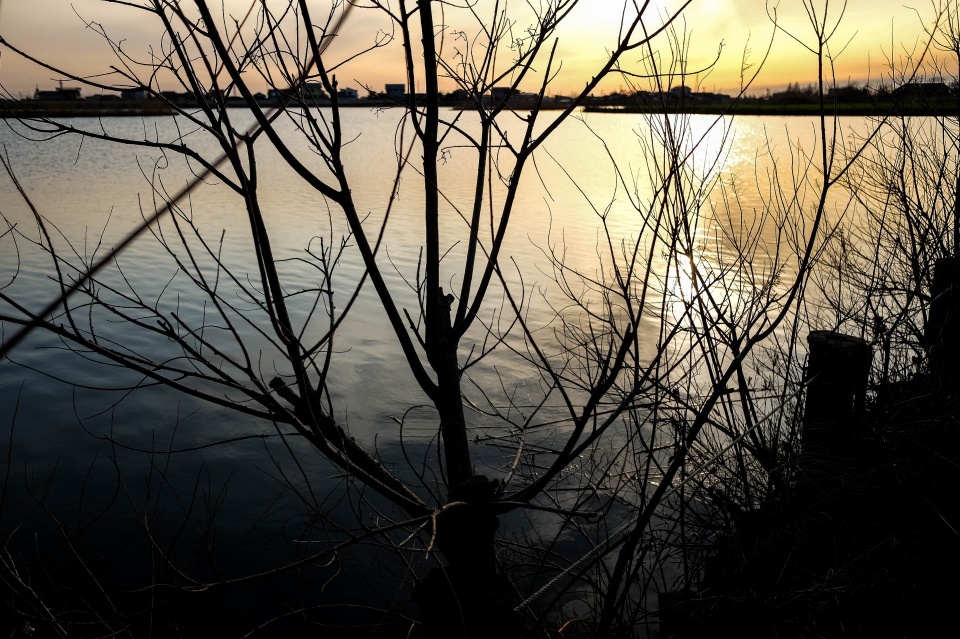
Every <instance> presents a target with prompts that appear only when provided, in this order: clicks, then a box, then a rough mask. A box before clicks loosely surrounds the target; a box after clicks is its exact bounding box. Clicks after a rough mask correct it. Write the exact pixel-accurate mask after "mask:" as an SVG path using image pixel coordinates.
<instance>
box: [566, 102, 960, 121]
mask: <svg viewBox="0 0 960 639" xmlns="http://www.w3.org/2000/svg"><path fill="white" fill-rule="evenodd" d="M583 110H584V111H587V112H589V113H645V114H651V115H653V114H663V113H668V114H687V115H760V116H763V115H768V116H815V115H820V112H821V110H820V105H819V104H815V103H813V104H811V103H773V102H767V101H753V100H751V101H743V102H732V103H726V104H686V105H680V104H678V105H671V104H667V105H656V106H647V105H618V106H602V105H590V106H585V107H583ZM823 113H824V114H825V115H839V116H861V117H870V116H875V117H879V116H887V115H892V116H933V117H944V116H954V117H958V116H960V106H958V105H957V103H956V102H955V103H954V104H952V105H951V104H944V103H937V104H919V103H906V104H904V103H896V102H892V101H886V102H880V101H878V102H861V103H849V102H838V103H831V102H829V101H828V102H825V103H824V106H823Z"/></svg>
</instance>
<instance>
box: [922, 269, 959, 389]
mask: <svg viewBox="0 0 960 639" xmlns="http://www.w3.org/2000/svg"><path fill="white" fill-rule="evenodd" d="M930 297H931V300H930V315H929V316H928V318H927V325H926V327H925V334H924V337H925V341H926V344H925V346H926V349H927V356H928V357H929V362H930V373H931V374H932V375H933V376H934V377H935V378H936V379H938V380H939V381H940V382H941V383H942V384H943V385H945V386H946V385H948V384H952V383H953V382H955V381H956V380H957V379H958V377H960V375H958V371H957V367H958V365H960V334H958V330H960V260H958V259H957V258H955V257H946V258H943V259H941V260H938V261H937V263H936V264H935V265H934V268H933V288H932V289H931V291H930Z"/></svg>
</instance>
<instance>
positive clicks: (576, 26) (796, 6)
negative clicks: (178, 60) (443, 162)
mask: <svg viewBox="0 0 960 639" xmlns="http://www.w3.org/2000/svg"><path fill="white" fill-rule="evenodd" d="M248 1H249V0H227V13H228V14H232V15H237V16H239V15H242V13H243V9H242V7H244V6H246V5H245V4H244V2H248ZM412 1H413V0H408V2H412ZM455 1H456V2H461V3H464V2H467V0H455ZM472 1H475V2H476V5H477V10H478V12H480V13H481V15H482V19H483V20H484V21H485V24H490V23H492V18H490V16H492V14H491V13H490V11H489V7H490V6H491V5H492V2H493V0H472ZM537 1H538V0H534V4H536V2H537ZM540 1H541V3H542V0H540ZM937 1H938V0H933V1H931V0H918V2H917V3H916V4H914V5H910V2H911V0H850V1H849V2H848V3H847V4H846V9H845V13H844V15H843V17H842V20H841V21H840V24H839V27H838V28H837V30H836V33H835V34H834V36H833V39H832V40H831V54H832V55H833V56H834V58H833V68H834V73H835V76H836V78H837V81H838V82H840V83H841V84H846V83H847V81H849V80H852V81H855V82H861V83H862V82H864V81H865V80H867V79H871V80H873V81H874V82H875V81H876V80H878V79H879V78H881V77H882V76H884V75H885V74H888V73H889V56H890V53H891V50H893V51H894V53H895V55H896V57H897V58H898V59H900V58H902V56H903V53H904V51H909V50H915V49H916V48H917V47H918V46H920V45H918V43H919V42H921V41H922V39H923V30H922V28H921V24H922V20H921V18H922V19H924V20H929V19H930V17H931V16H932V15H934V11H933V9H934V5H935V2H937ZM266 2H267V6H270V7H271V8H274V9H280V8H282V7H283V6H284V5H285V0H278V1H274V0H266ZM186 4H187V5H189V4H191V3H189V2H188V3H186ZM526 4H527V3H526V2H523V1H521V0H513V1H512V3H511V4H508V8H509V10H510V11H513V12H514V13H512V15H513V16H514V17H515V19H516V23H515V24H516V29H517V33H522V30H523V27H524V26H526V24H528V23H529V14H528V13H526V11H527V10H526V9H525V5H526ZM623 4H624V3H623V0H582V2H581V3H580V5H579V6H578V7H577V9H576V10H575V11H574V13H573V14H572V15H571V16H570V18H569V19H568V22H567V23H566V24H565V26H564V27H563V28H562V29H561V30H560V32H559V34H558V35H559V43H558V49H557V51H558V57H559V58H561V59H562V60H563V67H562V69H561V71H560V73H559V75H558V76H557V77H556V79H555V80H554V82H553V83H552V85H551V87H552V90H551V91H549V93H570V92H572V91H575V90H577V89H579V88H580V87H582V86H583V85H584V83H585V82H586V81H587V80H588V79H589V78H590V77H592V76H593V74H594V72H595V70H596V69H597V68H598V67H599V65H600V64H601V62H602V60H603V57H604V55H605V53H606V51H607V50H609V49H610V48H612V47H613V46H615V44H616V41H617V40H616V38H617V35H618V32H619V28H620V18H621V13H622V9H623ZM679 4H682V3H681V2H678V1H676V0H652V1H651V2H649V7H648V8H647V13H646V14H645V15H646V16H647V20H646V23H647V25H648V27H649V28H654V27H656V26H657V25H658V24H659V23H660V22H661V21H662V19H661V16H662V15H664V14H665V13H666V12H669V11H670V9H671V8H673V7H676V6H678V5H679ZM905 4H906V5H908V6H904V5H905ZM329 5H330V2H329V0H323V1H315V2H311V4H310V6H311V7H315V9H314V20H315V22H316V21H319V19H320V17H322V16H323V15H324V14H325V12H326V10H327V8H328V7H329ZM392 5H393V6H396V5H397V0H392ZM502 5H503V1H502V0H501V6H502ZM628 5H629V6H634V3H633V2H632V1H631V2H629V3H628ZM812 5H813V6H815V7H816V10H817V11H818V12H819V13H821V14H822V12H823V11H824V9H825V8H826V9H828V11H829V13H828V17H830V18H831V19H830V20H829V22H831V23H835V22H836V20H834V19H832V17H833V16H836V18H840V10H841V8H842V6H843V5H842V4H841V3H838V2H825V1H824V0H814V1H813V2H812ZM218 6H219V5H218ZM803 7H804V3H803V2H801V1H800V0H780V2H778V3H777V2H768V1H766V0H693V1H692V3H691V5H690V6H689V7H688V8H687V10H686V11H685V12H684V14H683V18H682V20H680V21H678V22H677V23H676V26H677V33H678V35H679V36H680V37H682V38H685V39H686V49H687V58H688V62H687V68H688V70H691V71H692V70H696V69H698V68H700V67H707V66H709V65H711V64H713V68H712V70H711V71H709V72H708V73H706V72H705V73H700V74H691V75H690V76H689V77H687V78H686V79H685V80H682V82H683V83H685V84H687V85H689V86H699V88H700V89H701V90H704V91H722V92H733V91H735V90H736V89H737V87H738V86H739V85H740V82H741V67H742V64H743V61H744V59H745V60H746V62H747V64H748V65H750V68H749V72H750V73H752V72H754V71H756V70H757V68H758V67H759V64H760V62H761V61H762V59H763V57H764V55H765V53H766V51H767V49H768V47H771V49H770V55H769V57H768V59H767V61H766V63H765V64H764V66H763V68H762V70H761V71H760V74H759V76H758V78H757V79H756V81H755V82H754V84H753V85H752V89H751V93H759V92H762V91H763V90H765V89H767V88H771V89H772V90H778V89H781V88H783V87H784V86H785V85H786V84H787V83H789V82H799V83H801V84H807V83H809V82H812V81H814V80H815V79H816V73H817V58H816V57H815V56H814V55H812V54H811V53H809V52H807V51H805V50H804V48H803V46H801V45H800V44H799V43H797V42H796V41H795V40H794V39H793V37H791V35H790V34H792V35H793V36H795V37H796V38H797V39H799V40H801V41H803V42H806V43H808V44H812V43H814V42H815V39H814V36H813V32H812V30H811V27H810V23H809V19H808V18H807V14H806V12H805V11H804V8H803ZM631 10H632V11H634V12H635V11H636V10H635V9H631ZM774 14H775V15H776V16H777V20H778V23H779V24H780V26H781V27H782V28H783V29H784V30H782V31H777V32H775V31H776V30H775V29H774V25H773V20H772V16H773V15H774ZM318 16H319V17H318ZM444 20H445V21H446V23H448V24H449V30H448V33H452V31H453V30H455V29H456V28H460V29H463V31H465V32H467V33H472V32H475V31H476V29H477V26H476V23H473V24H471V23H470V21H469V20H468V21H466V22H463V21H462V18H457V17H456V16H455V15H454V14H453V13H451V12H449V11H448V13H447V14H446V15H444ZM458 20H460V21H458ZM438 21H439V18H438ZM98 24H99V25H102V26H103V28H104V29H105V30H106V31H107V33H108V34H110V35H111V36H112V37H113V38H114V39H115V40H116V41H119V42H122V45H121V46H122V49H123V50H124V51H125V52H129V54H130V56H131V58H132V59H133V60H135V61H148V60H149V54H150V51H151V47H158V46H161V44H162V40H161V38H160V29H159V28H158V25H157V22H156V20H155V19H154V20H151V19H150V16H149V15H148V14H146V13H144V12H142V11H138V10H135V9H131V8H129V7H122V6H117V5H112V4H108V3H104V2H101V1H99V0H0V35H2V36H3V38H5V39H6V40H8V41H10V42H11V43H13V44H14V45H16V46H19V47H22V48H24V49H26V50H28V51H29V52H31V53H32V54H34V55H36V56H37V57H40V58H43V59H46V60H49V61H50V62H51V63H53V64H55V65H61V66H62V67H63V68H65V69H67V70H70V71H71V72H73V73H75V74H78V75H84V74H95V73H102V72H104V71H107V70H109V67H110V66H111V65H114V64H116V63H117V60H116V57H115V56H114V54H113V53H112V52H111V50H110V47H109V46H107V44H106V43H105V42H104V39H103V37H102V36H100V35H98V34H97V32H96V31H97V26H96V25H98ZM389 28H390V26H389V22H388V21H385V20H384V19H382V17H379V16H377V15H376V13H375V12H374V11H371V10H355V11H354V12H353V13H352V14H351V16H350V19H349V21H348V22H347V23H346V25H345V27H344V29H343V31H342V33H341V37H340V38H339V39H338V41H337V43H336V45H335V46H334V47H331V51H330V52H331V54H336V55H339V56H341V57H348V56H349V55H350V54H351V53H353V52H356V51H359V50H361V49H362V48H363V47H364V46H366V45H369V44H371V43H373V42H374V40H375V38H376V37H377V33H378V30H388V29H389ZM788 32H789V33H788ZM771 42H772V44H771ZM457 45H458V43H457V41H455V40H454V39H453V38H452V37H449V38H448V39H447V40H446V47H447V51H449V52H452V51H453V50H454V47H455V46H457ZM721 45H722V46H721ZM398 51H399V50H398V49H397V48H396V47H386V48H383V49H381V50H378V51H375V52H373V53H372V54H370V55H368V56H364V57H361V58H359V59H357V60H355V61H353V62H351V63H350V64H348V65H347V66H345V67H343V68H341V69H340V70H339V73H338V78H339V82H340V85H341V86H353V87H356V88H360V86H361V85H367V86H370V87H372V88H375V89H381V88H382V86H383V84H385V83H388V82H403V80H404V77H403V67H402V64H401V62H402V59H401V56H400V55H399V52H398ZM718 51H719V52H720V53H719V58H717V54H718ZM649 53H650V52H648V51H646V50H643V49H638V50H634V51H632V52H630V53H628V54H627V55H626V56H625V57H624V58H623V60H624V65H625V67H626V68H628V69H630V70H635V71H642V70H643V68H644V65H643V63H642V59H643V58H644V57H646V56H647V55H648V54H649ZM745 53H746V56H745ZM652 54H653V55H654V56H656V57H657V59H658V60H659V61H660V62H659V64H660V67H661V69H664V68H667V67H668V66H669V63H668V60H669V59H670V51H669V47H668V46H667V42H666V40H661V41H660V42H659V45H658V46H657V47H656V49H655V50H654V51H653V52H652ZM509 55H510V51H509V50H504V51H503V52H502V53H501V59H502V60H504V62H506V61H507V60H508V59H509ZM0 56H2V57H0V84H2V85H3V86H4V87H5V88H6V89H7V90H8V91H10V92H12V93H14V94H17V93H32V91H33V89H34V88H35V87H37V86H39V87H41V88H50V87H52V86H54V85H55V82H54V80H55V79H56V78H58V76H57V75H56V74H55V73H53V72H51V71H48V70H45V69H39V68H37V67H36V66H35V65H32V64H29V63H26V62H25V61H23V60H21V59H19V58H18V57H17V56H15V55H14V54H12V52H10V51H9V50H2V52H0ZM714 62H715V63H714ZM543 66H544V65H543V64H541V65H539V67H538V70H539V71H540V72H541V73H542V71H543ZM541 78H542V75H536V74H535V75H534V76H532V81H539V80H540V79H541ZM669 83H670V84H674V85H675V84H679V83H681V80H676V79H675V80H673V81H671V82H669ZM68 84H70V83H68ZM74 84H75V83H74ZM252 84H253V85H254V87H255V88H256V89H258V90H265V89H266V85H265V83H264V82H263V81H253V82H252ZM163 88H176V87H172V86H164V87H163ZM418 88H421V89H422V87H418ZM453 88H455V87H454V86H453V85H452V84H447V85H445V86H442V87H441V89H442V90H451V89H453ZM525 88H528V89H533V88H535V87H533V86H532V84H528V85H527V86H526V87H525ZM621 88H622V89H623V90H627V89H628V88H629V81H628V80H626V79H624V78H622V77H613V78H611V79H610V80H609V81H607V82H606V83H605V84H604V85H603V86H602V89H601V92H609V91H617V90H620V89H621ZM641 88H645V87H643V86H642V85H641ZM90 92H91V91H89V90H87V91H85V93H90ZM362 93H363V92H362V91H361V94H362Z"/></svg>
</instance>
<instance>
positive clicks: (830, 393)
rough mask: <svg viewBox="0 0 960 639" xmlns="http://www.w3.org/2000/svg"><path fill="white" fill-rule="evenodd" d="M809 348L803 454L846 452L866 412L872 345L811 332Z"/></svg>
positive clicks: (838, 334)
mask: <svg viewBox="0 0 960 639" xmlns="http://www.w3.org/2000/svg"><path fill="white" fill-rule="evenodd" d="M807 345H808V346H809V354H808V359H807V400H806V406H805V410H804V415H803V446H804V450H806V451H809V450H811V449H819V450H820V451H823V452H825V453H828V454H830V453H841V452H845V449H846V447H847V446H848V444H850V440H851V437H852V436H853V435H855V434H856V432H857V431H858V430H859V428H858V426H859V423H860V418H861V417H862V416H863V412H864V405H865V401H866V393H867V378H868V376H869V374H870V360H871V358H872V356H873V354H872V351H871V348H870V345H869V344H868V343H867V342H866V341H864V340H862V339H860V338H859V337H852V336H850V335H842V334H840V333H835V332H833V331H811V332H810V334H809V335H808V336H807Z"/></svg>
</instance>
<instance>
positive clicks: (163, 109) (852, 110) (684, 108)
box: [0, 99, 960, 119]
mask: <svg viewBox="0 0 960 639" xmlns="http://www.w3.org/2000/svg"><path fill="white" fill-rule="evenodd" d="M260 106H261V107H262V108H269V107H270V106H273V104H261V105H260ZM317 106H318V107H328V106H330V105H329V103H326V104H324V103H320V104H317ZM339 106H340V107H344V108H359V107H367V108H371V109H376V108H396V107H398V106H401V105H399V104H397V103H396V102H390V101H385V100H369V99H359V100H342V101H340V102H339ZM440 106H445V107H452V108H469V105H465V104H464V103H463V102H461V101H456V102H446V101H442V102H441V103H440ZM532 106H533V105H532V104H529V103H528V102H526V101H522V102H521V101H518V103H517V104H513V105H510V106H509V107H508V108H512V109H514V110H516V111H526V110H530V108H531V107H532ZM566 106H567V105H564V104H558V103H555V102H553V101H550V102H546V103H544V104H542V105H541V109H542V110H557V109H562V108H565V107H566ZM179 108H183V107H179ZM187 108H190V107H187ZM197 108H199V107H197ZM227 108H247V106H246V105H245V104H243V105H241V104H233V105H231V104H228V105H227ZM580 108H582V109H583V111H585V112H587V113H635V114H648V115H656V114H686V115H754V116H816V115H819V114H820V105H819V104H817V103H791V102H783V103H780V102H771V101H768V100H755V99H749V100H743V101H737V102H724V103H692V104H690V103H688V104H683V103H673V104H671V103H660V104H590V103H589V102H588V103H587V104H585V105H583V106H582V107H580ZM174 113H176V109H174V108H173V107H171V105H169V104H167V103H166V102H162V101H160V100H146V101H128V100H109V101H106V100H103V101H77V102H72V101H56V100H49V101H45V100H0V118H3V119H6V118H28V119H30V118H70V117H130V116H141V117H156V116H168V115H173V114H174ZM824 113H825V114H826V115H830V116H833V115H837V116H860V117H871V116H873V117H880V116H891V115H892V116H898V117H900V116H918V117H922V116H932V117H946V116H953V117H960V105H958V104H957V102H956V101H952V104H948V103H947V101H937V102H935V103H918V102H907V103H897V102H894V101H876V102H837V103H830V102H827V103H825V105H824Z"/></svg>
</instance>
